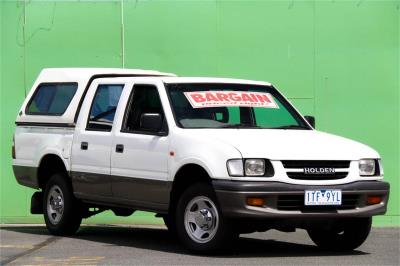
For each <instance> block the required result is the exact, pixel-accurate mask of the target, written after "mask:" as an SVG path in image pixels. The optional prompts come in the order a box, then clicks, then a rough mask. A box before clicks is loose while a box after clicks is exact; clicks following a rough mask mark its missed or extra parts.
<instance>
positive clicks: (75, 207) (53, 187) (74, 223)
mask: <svg viewBox="0 0 400 266" xmlns="http://www.w3.org/2000/svg"><path fill="white" fill-rule="evenodd" d="M43 210H44V220H45V222H46V226H47V229H48V230H49V232H50V233H51V234H53V235H71V234H74V233H75V232H76V231H77V230H78V229H79V226H80V224H81V221H82V207H81V204H80V203H79V202H78V200H77V199H76V198H75V197H74V195H73V192H72V187H71V185H70V184H69V183H68V182H67V181H66V177H65V176H64V175H63V174H60V173H57V174H54V175H53V176H52V177H51V178H50V180H49V181H48V182H47V184H46V187H45V189H44V198H43Z"/></svg>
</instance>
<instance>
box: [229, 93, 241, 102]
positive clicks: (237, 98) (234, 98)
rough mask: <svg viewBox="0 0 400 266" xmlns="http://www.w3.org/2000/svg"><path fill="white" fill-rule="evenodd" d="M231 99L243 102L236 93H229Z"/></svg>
mask: <svg viewBox="0 0 400 266" xmlns="http://www.w3.org/2000/svg"><path fill="white" fill-rule="evenodd" d="M229 98H230V99H231V100H232V101H241V100H242V98H241V97H240V96H237V94H236V93H234V92H231V93H229Z"/></svg>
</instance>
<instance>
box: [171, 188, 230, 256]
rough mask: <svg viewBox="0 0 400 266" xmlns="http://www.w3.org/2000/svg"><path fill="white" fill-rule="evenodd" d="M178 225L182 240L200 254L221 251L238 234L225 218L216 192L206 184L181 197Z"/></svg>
mask: <svg viewBox="0 0 400 266" xmlns="http://www.w3.org/2000/svg"><path fill="white" fill-rule="evenodd" d="M176 223H177V224H176V230H177V233H178V236H179V238H180V240H181V241H182V242H183V244H184V245H185V246H186V247H187V248H189V249H190V250H192V251H196V252H202V253H204V252H213V251H216V250H218V249H221V247H222V246H223V245H224V244H225V243H227V241H228V240H229V239H233V238H234V236H235V234H236V233H234V232H233V231H231V227H230V223H229V222H228V221H227V220H226V219H225V218H224V217H223V216H222V212H221V210H220V208H219V206H218V203H217V200H216V196H215V194H214V190H213V189H212V187H211V186H210V185H207V184H202V183H199V184H195V185H193V186H191V187H189V188H188V189H187V190H186V191H185V192H184V193H183V194H182V196H181V197H180V199H179V201H178V206H177V211H176Z"/></svg>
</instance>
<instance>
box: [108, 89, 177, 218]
mask: <svg viewBox="0 0 400 266" xmlns="http://www.w3.org/2000/svg"><path fill="white" fill-rule="evenodd" d="M159 86H161V85H157V84H156V83H150V82H149V83H135V84H134V85H133V88H132V90H131V92H130V95H129V99H128V101H127V104H126V110H125V115H124V117H123V119H122V120H121V129H120V130H115V135H114V139H113V149H112V151H111V175H112V192H113V195H114V198H115V199H117V200H120V201H124V202H126V203H127V204H129V205H133V206H135V205H137V206H140V207H142V208H146V207H147V208H148V209H151V210H155V209H164V208H165V206H166V204H167V203H168V200H169V192H170V182H168V181H167V180H168V163H167V162H168V154H169V152H168V146H169V142H168V136H167V132H168V128H167V122H166V119H165V115H164V110H163V106H162V103H161V100H160V95H159V91H158V89H159ZM144 113H152V114H155V113H157V114H161V116H162V119H163V126H162V129H161V131H162V132H163V133H161V134H160V133H154V132H153V133H151V132H148V131H146V130H143V128H142V127H141V123H140V119H141V116H142V114H144Z"/></svg>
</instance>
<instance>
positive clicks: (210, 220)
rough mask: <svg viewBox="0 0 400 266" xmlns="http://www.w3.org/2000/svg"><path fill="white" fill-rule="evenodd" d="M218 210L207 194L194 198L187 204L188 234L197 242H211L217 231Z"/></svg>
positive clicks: (186, 220)
mask: <svg viewBox="0 0 400 266" xmlns="http://www.w3.org/2000/svg"><path fill="white" fill-rule="evenodd" d="M218 223H219V216H218V210H217V207H216V206H215V204H214V202H213V201H212V200H211V199H209V198H208V197H205V196H198V197H195V198H193V199H192V200H191V201H190V202H189V203H188V204H187V206H186V209H185V217H184V225H185V229H186V232H187V234H188V236H189V237H190V238H191V239H192V240H194V241H195V242H197V243H206V242H209V241H210V240H211V239H212V238H213V237H214V236H215V234H216V233H217V230H218Z"/></svg>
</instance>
